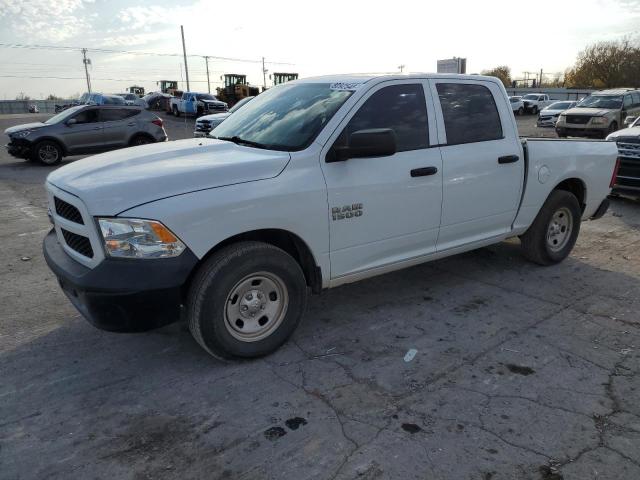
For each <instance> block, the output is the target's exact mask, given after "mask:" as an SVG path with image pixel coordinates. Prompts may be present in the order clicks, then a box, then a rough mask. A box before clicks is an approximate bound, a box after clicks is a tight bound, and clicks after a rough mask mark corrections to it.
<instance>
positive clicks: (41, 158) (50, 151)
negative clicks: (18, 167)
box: [31, 140, 62, 166]
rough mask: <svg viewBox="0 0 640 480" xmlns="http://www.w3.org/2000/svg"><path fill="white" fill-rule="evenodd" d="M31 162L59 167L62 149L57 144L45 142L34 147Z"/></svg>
mask: <svg viewBox="0 0 640 480" xmlns="http://www.w3.org/2000/svg"><path fill="white" fill-rule="evenodd" d="M31 160H33V161H36V162H40V163H42V164H43V165H48V166H51V165H57V164H58V163H60V162H61V161H62V148H60V145H58V144H57V143H56V142H52V141H50V140H44V141H42V142H39V143H37V144H36V145H35V147H33V150H32V151H31Z"/></svg>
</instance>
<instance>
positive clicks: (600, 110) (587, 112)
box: [563, 107, 612, 117]
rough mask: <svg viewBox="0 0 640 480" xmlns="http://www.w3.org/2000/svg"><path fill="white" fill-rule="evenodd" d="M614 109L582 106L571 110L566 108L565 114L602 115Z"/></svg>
mask: <svg viewBox="0 0 640 480" xmlns="http://www.w3.org/2000/svg"><path fill="white" fill-rule="evenodd" d="M611 112H612V110H607V109H604V108H582V107H574V108H570V109H569V110H565V111H564V112H563V113H564V114H565V115H589V116H590V117H602V116H605V115H607V114H609V113H611Z"/></svg>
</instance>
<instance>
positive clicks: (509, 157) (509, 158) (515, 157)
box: [498, 155, 520, 164]
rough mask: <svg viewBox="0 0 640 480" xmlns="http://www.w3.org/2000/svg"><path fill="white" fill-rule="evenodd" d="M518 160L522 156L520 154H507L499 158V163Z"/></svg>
mask: <svg viewBox="0 0 640 480" xmlns="http://www.w3.org/2000/svg"><path fill="white" fill-rule="evenodd" d="M518 160H520V157H519V156H518V155H505V156H504V157H500V158H498V163H499V164H503V163H514V162H517V161H518Z"/></svg>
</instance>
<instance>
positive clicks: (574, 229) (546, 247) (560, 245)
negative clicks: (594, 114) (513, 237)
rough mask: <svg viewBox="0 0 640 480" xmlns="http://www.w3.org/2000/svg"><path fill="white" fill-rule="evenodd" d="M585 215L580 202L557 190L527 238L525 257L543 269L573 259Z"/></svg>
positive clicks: (547, 202) (523, 242)
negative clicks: (572, 255) (571, 257)
mask: <svg viewBox="0 0 640 480" xmlns="http://www.w3.org/2000/svg"><path fill="white" fill-rule="evenodd" d="M581 217H582V213H581V209H580V204H579V203H578V199H577V198H576V197H575V195H574V194H572V193H570V192H567V191H565V190H554V191H553V192H551V195H549V198H547V200H546V201H545V202H544V205H543V206H542V208H541V209H540V212H538V216H537V217H536V219H535V220H534V221H533V224H532V225H531V226H530V227H529V230H527V231H526V232H525V233H524V235H522V236H521V237H520V241H521V242H522V251H523V254H524V256H525V257H526V258H527V259H529V260H531V261H532V262H535V263H537V264H539V265H553V264H555V263H559V262H561V261H562V260H564V259H565V258H567V257H568V256H569V253H571V250H572V249H573V246H574V245H575V243H576V240H577V239H578V233H580V221H581Z"/></svg>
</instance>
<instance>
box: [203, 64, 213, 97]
mask: <svg viewBox="0 0 640 480" xmlns="http://www.w3.org/2000/svg"><path fill="white" fill-rule="evenodd" d="M204 61H205V63H206V64H207V92H209V93H211V84H210V83H209V57H204Z"/></svg>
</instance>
